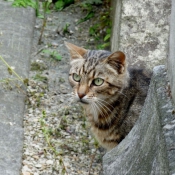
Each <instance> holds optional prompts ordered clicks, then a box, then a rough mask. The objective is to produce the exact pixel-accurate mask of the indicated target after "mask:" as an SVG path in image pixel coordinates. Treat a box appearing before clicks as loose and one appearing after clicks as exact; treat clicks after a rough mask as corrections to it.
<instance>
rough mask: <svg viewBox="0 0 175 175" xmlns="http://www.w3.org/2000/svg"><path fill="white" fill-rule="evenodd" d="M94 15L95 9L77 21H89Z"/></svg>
mask: <svg viewBox="0 0 175 175" xmlns="http://www.w3.org/2000/svg"><path fill="white" fill-rule="evenodd" d="M93 17H94V12H93V11H90V12H89V13H88V14H87V15H86V16H85V17H84V18H81V19H80V20H79V21H78V22H77V24H80V23H82V22H85V21H87V20H88V19H91V18H93Z"/></svg>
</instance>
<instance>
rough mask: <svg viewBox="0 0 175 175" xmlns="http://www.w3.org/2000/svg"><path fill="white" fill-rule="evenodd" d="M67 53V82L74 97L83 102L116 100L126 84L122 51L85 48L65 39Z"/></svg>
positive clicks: (127, 77)
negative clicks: (112, 51) (68, 66)
mask: <svg viewBox="0 0 175 175" xmlns="http://www.w3.org/2000/svg"><path fill="white" fill-rule="evenodd" d="M65 45H66V47H67V48H68V50H69V52H70V57H71V61H70V64H71V68H70V72H69V81H70V84H71V86H72V87H73V93H74V96H75V99H76V100H77V101H80V102H82V103H84V104H85V105H88V104H92V103H95V102H96V101H99V104H103V103H105V101H109V100H111V101H112V100H113V99H115V98H116V97H117V96H118V95H119V94H120V93H121V92H122V90H123V88H125V87H126V86H127V84H128V79H129V74H128V71H127V66H126V60H125V55H124V53H123V52H120V51H118V52H114V53H111V52H108V51H105V50H86V49H84V48H81V47H78V46H76V45H74V44H71V43H68V42H65Z"/></svg>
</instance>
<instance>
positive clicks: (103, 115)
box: [94, 102, 110, 126]
mask: <svg viewBox="0 0 175 175" xmlns="http://www.w3.org/2000/svg"><path fill="white" fill-rule="evenodd" d="M94 104H95V105H96V106H97V108H98V109H99V112H100V114H101V115H102V117H104V118H105V120H106V123H107V124H108V125H109V126H110V123H109V122H108V120H107V118H106V116H105V114H104V113H103V112H102V111H101V109H100V107H101V108H103V107H102V106H101V105H100V103H97V102H96V103H94ZM98 105H99V106H98ZM103 109H104V108H103ZM104 110H105V109H104ZM105 111H106V110H105ZM106 114H107V115H108V113H106Z"/></svg>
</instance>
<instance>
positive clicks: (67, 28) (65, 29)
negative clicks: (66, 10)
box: [63, 23, 70, 34]
mask: <svg viewBox="0 0 175 175" xmlns="http://www.w3.org/2000/svg"><path fill="white" fill-rule="evenodd" d="M69 26H70V24H69V23H66V25H65V26H64V27H63V34H66V33H69Z"/></svg>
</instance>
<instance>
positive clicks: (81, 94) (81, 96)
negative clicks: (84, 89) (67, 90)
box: [78, 92, 86, 99]
mask: <svg viewBox="0 0 175 175" xmlns="http://www.w3.org/2000/svg"><path fill="white" fill-rule="evenodd" d="M85 95H86V94H85V93H80V92H78V96H79V98H80V99H82V98H83V97H84V96H85Z"/></svg>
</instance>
